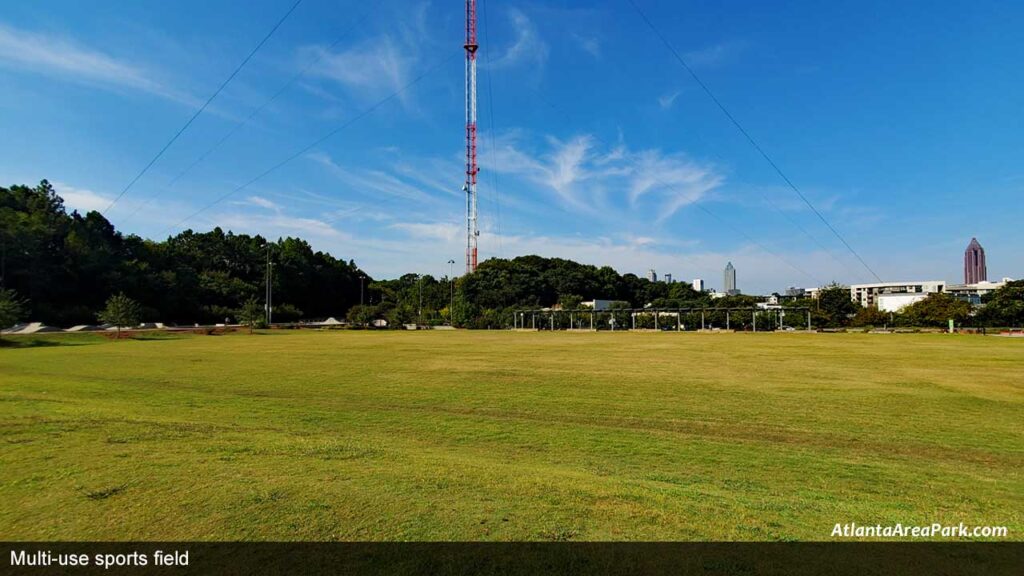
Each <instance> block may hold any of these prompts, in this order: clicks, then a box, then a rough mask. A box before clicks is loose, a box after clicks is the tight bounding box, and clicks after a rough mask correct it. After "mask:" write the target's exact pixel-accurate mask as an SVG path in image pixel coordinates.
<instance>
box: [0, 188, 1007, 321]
mask: <svg viewBox="0 0 1024 576" xmlns="http://www.w3.org/2000/svg"><path fill="white" fill-rule="evenodd" d="M0 250H2V255H0V262H2V274H3V276H2V278H3V289H2V291H0V324H5V325H10V324H12V323H14V322H15V321H17V320H21V319H24V318H27V317H30V318H31V319H32V320H35V321H41V322H43V323H46V324H51V325H56V326H71V325H75V324H89V323H93V322H95V321H97V320H99V319H100V316H101V315H105V316H106V317H114V316H111V314H110V304H111V299H112V298H113V297H115V296H118V297H123V298H126V299H128V300H130V301H131V302H132V304H131V305H129V304H128V303H127V302H125V301H123V300H119V301H118V305H119V306H120V307H121V308H122V309H124V307H125V306H128V308H127V309H130V310H131V311H132V313H133V314H132V316H131V317H138V318H140V319H141V320H142V321H159V322H164V323H168V324H170V323H174V324H179V325H180V324H192V323H215V322H223V321H225V320H230V321H236V322H241V323H244V324H247V325H249V326H250V327H251V326H253V325H255V324H257V323H258V321H259V320H260V319H261V312H262V310H263V305H264V300H265V298H264V294H265V283H266V281H267V274H268V259H269V261H270V262H272V266H270V267H269V269H270V274H269V276H270V283H271V285H272V288H273V294H274V305H273V310H274V320H275V321H282V322H288V321H296V320H301V319H323V318H326V317H328V316H334V317H337V318H344V317H347V318H348V320H349V321H350V322H351V323H353V324H355V325H360V326H366V325H372V324H373V323H374V322H375V321H378V320H384V321H386V322H387V325H388V326H390V327H398V326H400V325H403V324H426V325H438V324H453V325H455V326H459V327H465V328H507V327H510V326H512V324H513V313H514V311H516V310H522V309H538V308H545V307H551V306H553V305H559V306H561V307H562V308H563V309H574V308H578V307H579V306H580V303H581V302H583V301H588V300H595V299H598V300H612V301H614V302H615V307H616V308H617V309H620V310H621V309H624V308H643V307H652V308H662V309H671V308H750V307H753V306H754V305H755V304H757V303H759V302H762V301H764V298H763V297H756V296H747V295H736V296H726V297H722V298H715V297H714V296H713V295H712V294H710V293H708V292H698V291H696V290H694V289H693V287H692V285H690V284H689V283H686V282H676V283H666V282H651V281H649V280H648V279H646V278H641V277H638V276H636V275H635V274H619V273H618V272H616V271H615V270H614V269H612V268H611V267H608V266H603V267H597V266H592V265H587V264H580V263H578V262H573V261H571V260H565V259H561V258H544V257H541V256H520V257H516V258H511V259H500V258H493V259H490V260H486V261H484V262H482V263H481V264H480V266H479V267H478V269H477V271H476V272H475V273H473V274H469V275H466V276H463V277H461V278H458V279H455V280H453V279H451V278H447V277H443V278H436V277H434V276H430V275H417V274H406V275H403V276H401V277H399V278H395V279H390V280H374V279H373V278H371V277H370V276H369V275H368V274H365V273H364V272H363V271H362V270H361V269H360V268H359V267H358V266H356V264H355V262H353V261H351V260H350V261H348V262H346V261H344V260H340V259H337V258H335V257H333V256H331V255H330V254H327V253H324V252H317V251H314V250H313V249H312V248H311V247H310V245H309V244H308V243H307V242H305V241H304V240H301V239H298V238H283V239H278V240H276V241H270V240H268V239H266V238H263V237H261V236H258V235H257V236H249V235H246V234H234V233H232V232H230V231H228V232H225V231H223V230H221V229H220V228H214V229H213V230H212V231H210V232H205V233H199V232H194V231H192V230H186V231H184V232H181V233H180V234H177V235H175V236H171V237H168V238H167V239H166V240H164V241H154V240H147V239H143V238H140V237H139V236H136V235H125V234H122V233H121V232H118V231H117V230H115V228H114V226H113V225H112V224H111V223H110V222H109V221H107V219H106V218H104V217H103V216H102V215H101V214H100V213H98V212H95V211H91V212H88V213H86V214H85V215H84V216H83V215H81V214H80V213H78V212H77V211H72V212H70V213H69V212H68V211H67V210H66V208H65V206H64V202H63V200H62V199H61V198H60V196H59V195H58V194H57V193H56V192H55V191H54V189H53V187H52V186H51V185H50V184H49V183H48V182H47V181H45V180H44V181H42V182H41V183H40V184H39V185H38V186H35V187H29V186H11V187H10V188H3V187H0ZM983 302H984V304H985V305H984V306H982V307H981V308H980V309H975V308H974V307H972V306H971V305H970V304H968V303H966V302H962V301H960V300H957V299H955V298H953V297H951V296H949V295H947V294H935V295H931V296H929V297H928V298H927V299H925V300H923V301H920V302H917V303H915V304H913V305H911V306H908V307H907V308H905V309H903V310H901V311H900V313H898V314H889V313H884V312H881V311H879V310H877V309H875V308H863V307H861V306H860V304H859V303H857V302H855V301H853V300H851V298H850V293H849V289H847V288H844V287H842V286H838V285H832V286H828V287H825V288H823V289H822V290H821V291H820V292H819V296H818V298H816V299H813V300H812V299H784V300H783V302H782V306H783V307H784V311H785V310H789V311H790V312H791V313H790V314H788V315H787V314H782V315H780V314H776V315H775V316H772V315H770V314H769V315H765V316H764V317H763V319H762V320H761V321H762V322H765V323H768V324H767V325H764V324H762V326H764V327H765V328H771V327H778V325H781V324H790V325H793V326H796V327H800V326H803V325H804V322H805V320H804V316H803V314H804V312H803V311H802V310H801V311H798V310H794V309H797V308H800V309H809V310H810V314H811V317H812V318H811V321H812V324H813V325H814V326H815V327H836V328H839V327H851V326H882V325H889V326H893V325H896V326H945V325H946V324H947V322H948V320H949V319H953V320H954V321H955V322H956V323H957V325H959V326H1020V325H1022V324H1024V281H1017V282H1011V283H1009V284H1008V285H1007V286H1006V287H1005V288H1002V289H1000V290H998V291H996V292H995V293H993V294H990V295H987V296H986V297H985V298H984V300H983ZM624 318H625V317H624ZM773 318H774V319H773ZM559 321H560V322H566V321H567V320H565V319H560V320H559ZM642 321H643V322H648V321H650V318H645V319H643V320H642ZM698 321H699V320H697V317H696V316H695V317H687V318H686V322H687V323H688V324H689V325H691V326H692V325H694V323H695V322H698ZM703 321H704V322H705V323H708V324H711V325H714V326H719V327H724V326H725V324H726V322H729V323H730V327H734V328H738V329H742V328H744V327H747V326H750V325H751V324H753V322H755V321H756V320H755V318H754V317H753V315H752V314H750V313H737V314H736V315H732V316H730V317H729V318H728V319H726V318H725V315H724V313H718V312H713V313H708V314H705V316H704V318H703ZM620 325H621V324H620ZM563 327H564V326H563ZM602 327H604V328H607V326H602Z"/></svg>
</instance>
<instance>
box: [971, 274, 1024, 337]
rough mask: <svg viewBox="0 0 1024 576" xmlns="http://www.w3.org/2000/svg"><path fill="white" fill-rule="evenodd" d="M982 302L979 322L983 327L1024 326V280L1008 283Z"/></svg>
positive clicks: (988, 295) (986, 296)
mask: <svg viewBox="0 0 1024 576" xmlns="http://www.w3.org/2000/svg"><path fill="white" fill-rule="evenodd" d="M981 302H982V307H981V310H980V311H979V312H978V318H977V321H978V323H979V324H981V325H982V326H1006V327H1017V326H1024V280H1014V281H1012V282H1007V283H1006V286H1003V287H1002V288H1000V289H998V290H996V291H995V292H992V293H991V294H987V295H985V297H983V298H982V300H981Z"/></svg>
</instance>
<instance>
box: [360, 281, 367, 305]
mask: <svg viewBox="0 0 1024 576" xmlns="http://www.w3.org/2000/svg"><path fill="white" fill-rule="evenodd" d="M363 280H366V275H365V274H360V275H359V305H360V306H362V305H363Z"/></svg>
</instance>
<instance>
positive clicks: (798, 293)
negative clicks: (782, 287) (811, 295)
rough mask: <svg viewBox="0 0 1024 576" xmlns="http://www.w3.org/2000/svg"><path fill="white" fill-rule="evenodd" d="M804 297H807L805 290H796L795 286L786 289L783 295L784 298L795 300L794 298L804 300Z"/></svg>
mask: <svg viewBox="0 0 1024 576" xmlns="http://www.w3.org/2000/svg"><path fill="white" fill-rule="evenodd" d="M806 296H807V290H804V289H803V288H797V287H796V286H790V287H789V288H786V293H785V297H786V298H793V299H796V298H804V297H806Z"/></svg>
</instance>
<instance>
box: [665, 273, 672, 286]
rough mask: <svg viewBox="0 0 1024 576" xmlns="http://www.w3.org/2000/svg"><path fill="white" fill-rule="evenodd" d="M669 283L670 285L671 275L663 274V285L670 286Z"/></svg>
mask: <svg viewBox="0 0 1024 576" xmlns="http://www.w3.org/2000/svg"><path fill="white" fill-rule="evenodd" d="M671 283H672V275H671V274H665V284H671Z"/></svg>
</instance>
